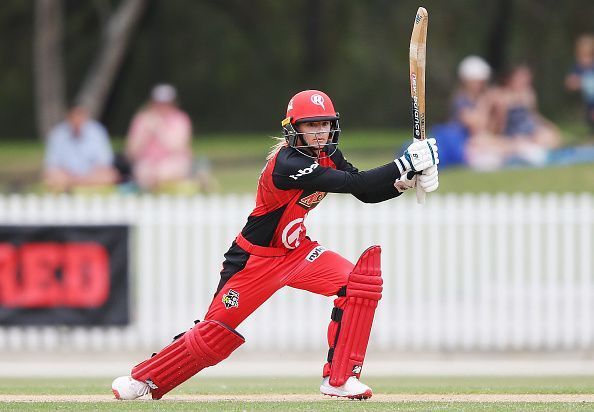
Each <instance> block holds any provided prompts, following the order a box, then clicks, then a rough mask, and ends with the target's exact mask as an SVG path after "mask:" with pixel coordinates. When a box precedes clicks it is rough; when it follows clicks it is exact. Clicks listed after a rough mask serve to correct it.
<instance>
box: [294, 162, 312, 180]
mask: <svg viewBox="0 0 594 412" xmlns="http://www.w3.org/2000/svg"><path fill="white" fill-rule="evenodd" d="M318 166H319V164H317V163H312V165H311V166H309V167H306V168H303V169H299V170H298V171H297V173H296V174H294V175H289V177H290V178H292V179H294V180H297V179H299V178H300V177H301V176H305V175H308V174H310V173H311V172H313V171H314V170H315V169H316V167H318Z"/></svg>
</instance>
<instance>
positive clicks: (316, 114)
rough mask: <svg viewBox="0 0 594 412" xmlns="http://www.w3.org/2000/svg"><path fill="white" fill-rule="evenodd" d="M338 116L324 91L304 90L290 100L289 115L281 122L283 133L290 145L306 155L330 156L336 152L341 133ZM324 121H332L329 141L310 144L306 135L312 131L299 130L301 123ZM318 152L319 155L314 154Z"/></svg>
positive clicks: (316, 156)
mask: <svg viewBox="0 0 594 412" xmlns="http://www.w3.org/2000/svg"><path fill="white" fill-rule="evenodd" d="M338 118H339V114H338V113H337V112H336V111H335V110H334V105H333V104H332V100H330V98H329V97H328V96H327V95H326V94H325V93H324V92H321V91H319V90H304V91H302V92H299V93H297V94H296V95H295V96H293V98H292V99H291V100H290V101H289V105H288V107H287V116H286V118H285V119H284V120H283V121H282V123H281V124H282V127H283V135H284V137H285V140H286V141H287V144H288V145H289V146H290V147H293V148H295V149H297V150H298V151H299V152H301V153H302V154H304V155H305V156H308V157H312V158H320V157H323V156H328V157H329V156H331V155H332V154H334V152H335V151H336V149H337V146H338V137H339V135H340V125H339V123H338ZM323 121H329V122H330V131H329V138H328V140H327V142H326V143H324V144H314V145H308V144H307V143H306V140H305V135H306V134H312V133H302V132H299V131H298V129H299V124H300V123H307V122H323ZM324 133H326V132H324ZM314 134H315V133H314ZM319 149H322V150H319ZM316 153H317V155H314V154H316ZM322 154H323V156H322Z"/></svg>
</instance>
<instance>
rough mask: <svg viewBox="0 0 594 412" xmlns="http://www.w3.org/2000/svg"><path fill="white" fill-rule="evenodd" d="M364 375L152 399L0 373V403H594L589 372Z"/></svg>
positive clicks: (308, 407)
mask: <svg viewBox="0 0 594 412" xmlns="http://www.w3.org/2000/svg"><path fill="white" fill-rule="evenodd" d="M365 382H366V383H368V384H369V385H370V386H371V387H372V388H373V390H374V393H375V395H374V397H372V398H371V399H370V400H367V401H346V400H337V399H334V398H328V397H323V396H322V395H320V394H319V392H318V390H317V384H318V383H319V381H318V379H316V378H204V377H197V378H194V379H192V380H190V381H189V382H187V383H186V384H184V385H182V386H181V387H180V388H177V389H176V390H174V391H172V392H171V393H170V394H168V395H166V397H165V398H164V399H162V400H160V401H151V400H147V399H143V400H140V401H115V400H111V397H110V395H109V387H110V379H100V378H95V379H91V378H89V379H74V378H71V379H0V411H12V410H15V411H22V410H70V411H85V410H93V411H97V410H98V411H112V410H118V411H119V410H159V411H161V410H173V411H178V410H213V411H252V410H279V411H289V410H290V411H337V410H340V411H383V410H389V411H435V410H440V411H441V410H446V411H447V410H456V411H477V410H479V411H512V410H513V411H518V410H522V411H567V410H584V411H585V410H594V377H567V376H563V377H532V378H524V377H488V378H487V377H410V378H406V377H393V378H368V379H365ZM45 395H51V398H48V397H44V396H45ZM168 398H169V399H168ZM14 399H19V400H17V401H14ZM568 399H571V400H570V401H568ZM11 400H12V401H11ZM25 400H26V401H25Z"/></svg>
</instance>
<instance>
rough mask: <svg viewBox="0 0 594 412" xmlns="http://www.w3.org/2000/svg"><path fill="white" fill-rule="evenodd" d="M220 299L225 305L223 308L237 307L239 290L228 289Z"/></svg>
mask: <svg viewBox="0 0 594 412" xmlns="http://www.w3.org/2000/svg"><path fill="white" fill-rule="evenodd" d="M222 301H223V305H225V309H231V308H237V307H239V292H236V291H234V290H233V289H229V292H227V293H225V294H224V295H223V299H222Z"/></svg>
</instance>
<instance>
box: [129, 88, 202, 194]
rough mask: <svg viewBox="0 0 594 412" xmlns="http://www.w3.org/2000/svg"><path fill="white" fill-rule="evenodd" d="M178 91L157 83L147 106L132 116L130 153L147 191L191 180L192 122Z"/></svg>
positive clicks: (135, 177)
mask: <svg viewBox="0 0 594 412" xmlns="http://www.w3.org/2000/svg"><path fill="white" fill-rule="evenodd" d="M176 96H177V93H176V90H175V88H174V87H173V86H171V85H169V84H159V85H156V86H155V87H154V88H153V89H152V92H151V100H150V102H149V104H148V106H147V107H146V108H144V109H143V110H141V111H140V112H138V113H137V114H136V115H135V116H134V118H133V119H132V123H131V126H130V130H129V132H128V139H127V143H126V155H127V157H128V159H129V160H130V162H131V163H132V170H133V175H134V179H135V180H136V182H137V183H138V185H139V186H140V187H141V188H142V189H144V190H156V189H160V188H162V187H163V185H167V184H175V183H179V182H184V181H188V180H189V179H190V176H191V171H192V124H191V120H190V118H189V116H188V115H187V114H186V113H185V112H183V111H182V110H180V109H179V108H178V107H177V104H176Z"/></svg>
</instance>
